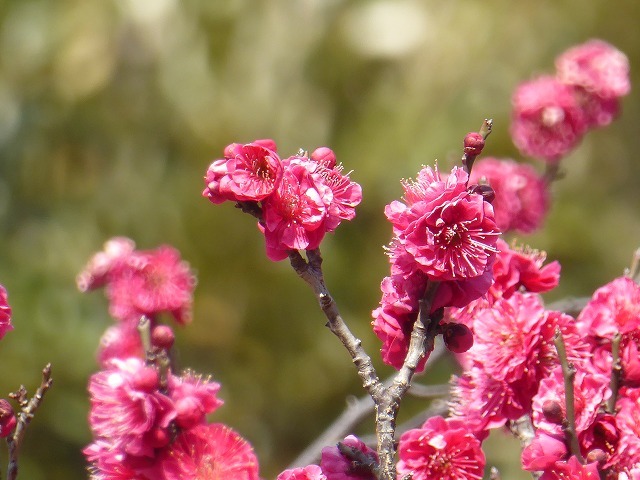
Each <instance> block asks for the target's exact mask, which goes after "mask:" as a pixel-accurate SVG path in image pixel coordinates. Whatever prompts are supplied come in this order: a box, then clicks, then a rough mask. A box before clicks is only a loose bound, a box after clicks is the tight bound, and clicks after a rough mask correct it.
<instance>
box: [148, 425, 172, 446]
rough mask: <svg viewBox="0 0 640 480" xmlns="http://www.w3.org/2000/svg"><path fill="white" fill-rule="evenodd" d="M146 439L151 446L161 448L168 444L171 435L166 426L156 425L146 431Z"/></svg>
mask: <svg viewBox="0 0 640 480" xmlns="http://www.w3.org/2000/svg"><path fill="white" fill-rule="evenodd" d="M146 440H148V441H149V443H150V444H151V445H152V446H153V448H162V447H164V446H166V445H169V442H170V441H171V436H170V435H169V432H167V429H166V428H160V427H156V428H154V429H153V430H151V431H150V432H149V433H148V435H147V437H146Z"/></svg>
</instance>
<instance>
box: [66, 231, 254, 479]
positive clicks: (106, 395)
mask: <svg viewBox="0 0 640 480" xmlns="http://www.w3.org/2000/svg"><path fill="white" fill-rule="evenodd" d="M194 286H195V276H194V275H193V273H192V272H191V270H190V268H189V266H188V265H187V264H186V263H185V262H184V261H182V260H180V255H179V253H178V252H177V251H176V250H175V249H173V248H172V247H169V246H162V247H160V248H158V249H156V250H152V251H138V250H135V245H134V243H133V241H131V240H129V239H126V238H122V237H118V238H114V239H111V240H109V241H108V242H107V243H106V244H105V249H104V251H102V252H100V253H97V254H95V255H94V256H93V257H92V258H91V260H90V261H89V262H88V264H87V266H86V267H85V268H84V270H83V271H82V272H81V273H80V274H79V275H78V287H79V288H80V290H82V291H87V290H91V289H95V288H98V287H105V291H106V294H107V297H108V299H109V310H110V312H111V313H112V315H113V316H114V317H115V318H116V319H117V321H118V323H117V324H116V325H115V326H112V327H110V328H109V329H108V330H107V332H106V333H105V335H104V336H103V339H102V341H101V348H100V351H99V355H98V359H99V362H100V364H101V367H102V370H100V371H99V372H97V373H95V374H94V375H92V376H91V378H90V380H89V387H88V389H89V395H90V402H91V408H90V412H89V425H90V427H91V430H92V433H93V436H94V441H93V442H92V443H91V444H90V445H89V446H87V447H86V448H85V449H84V454H85V456H86V458H87V460H88V461H89V462H90V464H91V467H90V470H91V472H92V478H94V479H95V480H131V479H134V478H135V479H137V480H144V479H148V480H151V479H153V480H155V479H158V480H182V479H185V478H190V479H194V480H197V479H210V478H228V479H231V478H234V479H236V478H237V479H239V480H257V479H258V478H259V477H258V461H257V459H256V456H255V454H254V453H253V449H252V447H251V445H250V444H249V443H248V442H247V441H246V440H245V439H243V438H242V437H241V436H240V435H239V434H238V433H237V432H235V431H234V430H232V429H231V428H229V427H228V426H226V425H223V424H217V423H207V418H206V417H207V415H208V414H210V413H212V412H214V411H215V410H217V408H218V407H220V406H221V405H222V400H220V399H219V398H218V391H219V389H220V385H219V384H218V383H216V382H213V381H211V380H210V379H208V378H202V377H200V376H198V375H196V374H194V373H192V372H190V371H185V372H182V373H180V374H175V373H174V372H173V371H172V368H171V347H172V345H173V341H174V337H173V332H172V330H171V329H170V327H168V326H167V325H163V324H160V323H159V315H160V314H161V313H166V314H168V315H170V316H171V317H172V318H173V319H174V320H176V321H177V322H178V324H181V325H182V324H185V323H187V322H188V321H189V320H190V318H191V317H190V312H191V299H192V294H193V288H194ZM141 317H142V318H143V319H144V322H147V324H148V325H147V327H148V334H149V345H145V346H144V348H143V344H142V341H141V336H142V335H141V334H140V333H139V332H138V327H139V325H141V321H140V319H141ZM144 322H143V323H144Z"/></svg>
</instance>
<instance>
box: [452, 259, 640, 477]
mask: <svg viewBox="0 0 640 480" xmlns="http://www.w3.org/2000/svg"><path fill="white" fill-rule="evenodd" d="M552 266H553V264H549V265H547V266H545V267H542V268H541V269H540V270H539V271H538V272H537V274H538V275H537V279H535V280H534V282H535V283H534V289H528V288H527V284H524V283H523V284H522V285H521V288H520V289H519V290H516V291H514V292H512V293H510V294H509V293H508V291H507V290H504V289H501V291H500V290H499V291H493V292H490V295H489V296H488V298H487V299H485V300H479V301H477V302H476V304H475V305H470V306H469V307H467V308H466V309H459V310H457V311H452V312H451V315H453V316H454V317H455V318H456V319H457V320H458V321H466V322H467V325H468V326H469V327H470V328H471V330H472V331H473V332H474V342H475V343H474V345H473V347H472V348H471V349H470V350H469V351H468V352H467V353H466V354H465V355H464V356H463V357H462V358H461V361H462V364H463V365H464V373H463V374H462V375H461V376H460V377H458V378H455V379H454V383H453V394H454V401H453V403H452V406H451V410H452V414H453V415H454V418H460V419H463V420H464V421H465V423H466V424H467V425H472V426H473V429H474V430H475V431H480V432H482V431H487V430H489V429H492V428H497V427H501V426H503V425H507V424H512V423H513V422H515V421H517V420H518V419H520V418H522V417H523V416H530V418H531V419H532V423H533V428H534V432H535V436H534V438H533V440H532V441H531V443H530V444H529V445H528V446H527V447H526V448H525V449H524V451H523V454H522V465H523V468H524V469H525V470H530V471H542V472H543V478H545V479H559V478H566V477H565V476H564V473H563V472H567V471H569V470H572V469H573V470H575V469H576V468H578V467H577V465H580V468H581V469H590V470H592V471H593V472H595V473H596V474H598V475H600V476H601V477H600V478H618V475H619V474H625V475H629V477H631V475H632V474H634V472H638V471H640V470H639V468H640V436H639V433H640V431H639V430H638V416H637V415H638V414H637V412H638V411H639V410H640V359H639V356H638V348H639V342H640V286H639V285H638V284H636V283H635V282H634V281H633V280H632V279H631V278H628V277H620V278H617V279H615V280H613V281H612V282H610V283H609V284H607V285H605V286H603V287H601V288H600V289H598V290H597V291H596V292H595V293H594V295H593V297H592V299H591V300H590V302H589V303H588V304H587V306H586V307H585V308H584V309H583V310H582V311H581V313H580V314H579V315H578V317H577V318H575V319H574V318H573V317H571V316H569V315H566V314H564V313H561V312H557V311H552V310H547V309H545V308H544V305H543V303H542V300H541V299H540V298H539V295H538V293H535V292H536V291H541V290H536V288H537V287H543V289H544V290H546V289H548V288H549V287H552V286H553V282H549V281H548V280H549V275H548V273H549V271H547V272H546V273H545V272H544V270H545V269H548V270H550V269H551V268H552ZM530 273H531V272H530ZM545 277H546V279H545ZM496 278H497V282H498V281H499V280H498V279H499V277H496ZM535 285H537V287H536V286H535ZM496 287H497V284H494V286H493V287H492V290H493V289H495V288H496ZM558 332H559V333H558ZM554 335H561V336H562V339H563V343H564V345H565V348H566V357H567V359H568V361H569V362H570V363H571V364H572V365H573V367H574V368H575V371H576V373H575V378H574V380H573V394H574V402H573V403H574V404H573V410H574V411H573V413H572V414H573V415H574V416H575V435H576V437H577V442H578V449H577V451H576V449H575V447H574V448H572V445H571V438H570V435H569V433H568V431H567V421H568V420H567V415H568V412H567V403H566V401H567V400H566V392H565V385H566V384H565V376H564V375H563V371H562V368H561V365H560V362H559V359H558V354H557V352H556V347H555V345H554V338H553V337H554ZM617 337H619V338H618V339H617V340H616V338H617ZM616 344H617V347H613V345H616ZM614 351H615V352H617V353H614ZM614 355H615V359H614ZM618 361H619V362H620V363H619V370H618V369H617V368H616V365H617V362H618ZM618 372H619V373H618ZM616 376H619V378H618V379H617V381H616V382H615V383H612V377H616ZM576 462H578V463H576ZM573 470H572V471H573ZM636 474H637V473H636ZM570 478H574V477H570Z"/></svg>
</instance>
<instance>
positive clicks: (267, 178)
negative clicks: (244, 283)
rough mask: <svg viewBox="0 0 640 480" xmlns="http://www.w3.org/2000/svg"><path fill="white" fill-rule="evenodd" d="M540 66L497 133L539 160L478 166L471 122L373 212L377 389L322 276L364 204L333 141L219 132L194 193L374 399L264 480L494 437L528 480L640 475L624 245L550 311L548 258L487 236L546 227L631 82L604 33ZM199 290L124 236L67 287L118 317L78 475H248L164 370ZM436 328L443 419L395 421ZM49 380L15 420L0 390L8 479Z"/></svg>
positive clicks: (464, 459) (0, 311)
mask: <svg viewBox="0 0 640 480" xmlns="http://www.w3.org/2000/svg"><path fill="white" fill-rule="evenodd" d="M556 68H557V73H556V75H553V76H552V75H544V76H541V77H539V78H537V79H534V80H531V81H528V82H525V83H524V84H522V85H520V86H519V87H518V88H517V90H516V92H515V93H514V95H513V122H512V125H511V134H512V137H513V141H514V143H515V145H516V146H517V147H518V148H519V149H520V151H521V152H522V154H523V155H526V156H532V157H537V158H540V159H542V160H544V162H545V163H544V165H545V171H544V173H542V174H539V173H538V172H537V170H536V169H535V168H534V167H533V166H532V165H525V164H521V163H518V162H515V161H514V160H512V159H497V158H485V159H478V160H477V157H479V155H480V154H481V153H482V150H483V148H484V146H485V141H486V139H487V137H488V136H489V134H490V133H491V129H492V121H491V120H485V121H484V123H483V124H482V126H481V128H480V129H479V131H478V132H472V133H469V134H468V135H467V136H466V137H465V139H464V144H463V145H464V151H463V155H462V162H461V164H460V165H458V166H454V167H453V168H452V169H451V170H450V171H448V172H446V173H445V172H441V171H440V169H439V167H438V165H434V166H433V167H432V166H423V167H422V168H421V169H420V170H419V171H418V173H417V176H416V177H415V179H413V180H403V181H402V182H401V185H402V188H403V191H404V195H403V197H402V199H401V200H394V201H392V202H391V203H389V204H388V205H387V206H386V208H385V212H384V213H385V215H386V218H387V219H388V220H389V222H390V223H391V226H392V235H393V236H392V239H391V241H390V243H389V244H388V246H387V247H386V253H387V255H388V258H389V263H390V272H389V276H387V277H385V278H384V279H383V280H382V282H381V284H380V289H381V294H382V295H381V300H380V303H379V305H378V307H377V308H375V309H374V310H373V312H372V327H373V331H374V332H375V334H376V335H377V337H378V338H379V339H380V341H381V344H382V345H381V349H380V350H381V354H382V360H383V361H384V362H385V363H386V364H388V365H390V366H392V367H394V368H395V369H396V370H397V372H396V373H395V375H394V376H393V377H392V378H391V379H389V380H388V381H383V380H381V379H380V378H379V376H378V373H377V372H376V369H375V368H374V366H373V362H372V359H371V357H370V356H369V354H367V352H366V351H365V350H364V349H363V347H362V344H361V342H360V340H359V339H358V338H356V337H355V336H354V334H353V333H352V332H351V330H350V329H349V327H348V326H347V323H346V322H345V320H344V319H343V318H342V316H341V314H340V312H339V309H338V306H337V304H336V302H335V300H334V299H333V297H332V295H331V293H330V291H329V289H328V288H327V285H326V284H325V281H324V277H323V271H322V262H323V257H322V255H321V253H320V245H321V243H322V241H323V239H324V238H325V236H326V234H327V233H331V232H334V231H335V230H336V229H337V228H338V226H339V225H340V224H341V222H342V221H343V220H351V219H353V218H354V216H355V208H356V206H357V205H358V204H359V203H360V202H361V200H362V189H361V187H360V185H359V184H358V183H356V182H354V181H353V180H351V178H350V175H349V174H348V173H345V172H344V169H343V167H342V165H341V164H339V163H338V162H337V159H336V155H335V154H334V152H333V151H332V150H331V149H329V148H327V147H321V148H317V149H316V150H314V151H312V152H311V153H308V152H306V151H304V150H301V151H299V152H298V153H296V154H295V155H292V156H289V157H286V158H284V157H283V156H281V155H280V153H279V152H278V148H277V146H276V143H275V142H274V141H273V140H270V139H263V140H255V141H253V142H250V143H246V144H240V143H232V144H230V145H229V146H227V147H226V148H225V149H224V152H223V155H222V158H221V159H218V160H215V161H213V163H211V165H210V166H209V168H208V170H207V172H206V175H205V188H204V191H203V196H204V197H206V198H208V199H209V201H210V202H212V203H213V204H222V203H225V202H233V203H235V205H236V207H238V208H239V209H240V210H241V211H242V212H245V213H248V214H250V215H252V216H253V217H254V218H255V219H257V222H258V229H259V231H260V232H261V233H262V235H264V241H265V249H266V255H267V257H268V258H269V259H271V260H273V261H281V260H285V259H288V260H289V262H290V264H291V266H292V267H293V269H294V271H295V272H296V273H297V274H298V275H299V276H300V277H301V279H302V280H304V281H305V282H306V283H307V284H308V285H309V286H310V287H311V289H312V292H313V294H314V295H315V297H316V299H317V301H318V303H319V306H320V308H321V309H322V311H323V313H324V315H325V316H326V318H327V326H328V327H329V329H330V330H331V332H333V333H334V334H335V335H336V336H337V337H338V338H339V340H340V341H341V342H342V344H343V345H344V346H345V347H346V349H347V351H348V353H349V355H350V356H351V358H352V360H353V363H354V365H355V367H356V370H357V373H358V375H359V376H360V379H361V380H362V386H363V388H364V389H365V390H366V392H367V393H368V395H369V396H370V398H371V400H372V404H373V406H374V409H375V430H376V437H375V441H373V442H371V443H370V444H369V443H367V442H365V441H364V440H363V439H360V438H357V437H356V436H354V435H352V434H349V435H347V436H346V437H345V438H344V440H342V441H339V442H337V443H333V444H329V445H325V446H324V448H322V450H321V452H320V451H316V452H315V459H316V460H319V464H314V463H311V462H306V461H305V462H301V463H300V464H296V465H293V466H292V467H290V468H288V469H285V470H284V471H282V473H280V474H279V475H278V477H277V478H278V480H358V479H359V480H394V479H399V480H409V479H413V480H428V479H433V478H438V479H444V480H466V479H469V480H477V479H480V478H482V476H483V474H484V471H485V467H486V458H485V455H484V453H483V450H482V444H483V441H484V440H485V439H486V438H487V436H488V435H489V432H490V430H492V429H496V428H506V429H509V430H510V431H511V432H512V433H513V434H514V435H515V436H516V437H518V438H519V439H520V440H521V442H522V447H523V449H522V458H521V462H522V467H523V469H524V470H527V471H531V472H532V473H533V475H534V478H543V479H545V480H552V479H561V478H562V479H567V478H568V479H579V478H594V477H595V476H598V477H600V478H606V479H616V478H617V479H620V480H622V479H625V480H626V479H629V478H634V479H635V478H640V428H639V427H638V425H640V419H639V415H638V412H639V411H640V355H639V353H638V352H639V348H640V286H639V285H638V283H637V281H638V279H639V276H640V254H637V255H636V257H635V261H634V263H633V264H632V267H631V268H630V269H629V270H628V271H627V272H626V273H625V274H624V275H623V276H621V277H619V278H617V279H614V280H612V281H611V282H610V283H608V284H607V285H605V286H603V287H601V288H600V289H598V290H597V291H596V292H595V293H594V295H593V297H592V298H591V300H589V301H588V302H587V303H586V304H585V305H581V308H577V309H571V308H568V309H567V308H565V309H563V308H555V309H554V308H547V307H546V306H545V305H544V303H543V301H542V298H541V297H540V294H541V293H543V292H547V291H549V290H551V289H553V288H554V287H556V286H557V285H558V282H559V278H560V265H559V263H558V262H556V261H554V262H549V263H546V254H545V253H544V252H540V251H537V250H534V249H531V248H529V247H522V246H517V245H516V244H515V243H511V244H509V243H508V242H506V241H505V240H503V239H502V238H500V236H501V234H505V233H508V232H521V233H529V232H532V231H534V230H536V229H538V228H540V227H541V226H542V224H543V223H544V219H545V215H546V213H547V212H548V210H549V208H550V207H551V194H550V185H551V183H552V182H553V181H555V180H556V179H557V178H559V168H560V162H561V159H562V158H563V157H564V156H565V155H567V153H569V152H570V151H571V150H572V149H573V148H574V147H575V146H576V145H577V144H578V143H579V142H580V140H581V138H582V137H583V136H584V135H585V134H586V133H587V132H588V131H589V129H591V128H596V127H602V126H605V125H607V124H609V123H610V122H611V121H612V120H613V118H614V117H615V116H616V115H617V114H618V113H619V111H620V97H622V96H623V95H625V94H627V93H628V92H629V89H630V84H629V73H628V62H627V59H626V57H625V56H624V54H623V53H621V52H620V51H618V50H616V49H615V48H614V47H613V46H611V45H609V44H607V43H606V42H603V41H600V40H592V41H589V42H587V43H585V44H583V45H579V46H576V47H574V48H572V49H570V50H568V51H567V52H565V53H563V54H562V55H561V56H560V57H558V59H557V61H556ZM195 284H196V281H195V275H194V274H193V272H192V270H191V267H190V266H189V265H188V264H187V263H186V262H185V261H183V260H182V259H181V256H180V254H179V253H178V252H177V251H176V250H175V249H174V248H172V247H170V246H161V247H159V248H157V249H155V250H137V249H136V246H135V243H134V242H133V241H132V240H130V239H128V238H124V237H118V238H113V239H111V240H109V241H108V242H107V243H106V244H105V246H104V250H103V251H102V252H99V253H97V254H95V255H94V256H93V257H92V258H91V259H90V260H89V262H88V263H87V265H86V266H85V268H84V269H83V270H82V271H81V273H80V274H79V275H78V277H77V285H78V288H79V289H80V290H81V291H83V292H86V291H90V290H94V289H97V288H104V289H105V294H106V297H107V299H108V301H109V313H110V314H111V316H112V317H113V318H114V320H115V323H114V324H113V325H112V326H111V327H109V328H108V329H107V331H106V332H105V333H104V335H103V337H102V340H101V342H100V347H99V350H98V362H99V365H100V368H101V370H100V371H98V372H97V373H95V374H94V375H92V376H91V378H90V379H89V386H88V391H89V396H90V403H91V407H90V414H89V424H90V427H91V430H92V433H93V442H92V443H91V444H90V445H88V446H87V447H86V448H85V449H84V454H85V456H86V458H87V460H88V462H89V463H90V475H91V478H92V479H94V480H134V479H135V480H152V479H153V480H156V479H158V480H182V479H194V480H205V479H206V480H213V479H224V480H258V479H259V478H260V477H259V468H258V459H257V457H256V455H255V453H254V451H253V449H252V447H251V445H250V443H249V442H248V441H247V440H246V439H244V438H243V437H242V436H241V435H240V434H239V433H237V432H236V431H234V430H233V429H231V428H230V427H229V426H227V425H224V424H221V423H211V422H210V420H209V419H208V416H209V415H210V414H214V413H215V412H216V410H217V409H218V408H220V407H221V406H222V404H223V402H222V400H221V399H220V398H219V397H218V391H219V388H220V385H219V384H218V383H217V382H215V381H213V380H212V379H211V378H210V377H203V376H201V375H199V374H197V373H195V372H192V371H189V370H185V371H179V370H178V369H177V368H176V367H175V364H174V361H173V355H172V349H173V344H174V335H173V330H172V328H171V327H170V324H168V323H166V320H169V321H170V322H174V323H175V324H177V325H178V326H185V325H188V324H189V323H190V322H191V320H192V316H191V304H192V299H193V293H194V288H195ZM574 310H575V311H574ZM576 312H577V313H578V314H577V315H576V316H575V317H574V316H572V315H570V314H571V313H576ZM10 315H11V309H10V307H9V305H8V303H7V295H6V291H5V290H4V288H1V287H0V338H1V337H2V336H4V335H5V334H6V333H7V332H8V331H9V330H11V328H12V325H11V322H10ZM438 336H442V340H443V343H444V345H445V347H446V348H447V349H448V350H449V351H451V352H452V353H453V354H455V355H456V358H457V359H458V361H459V363H460V365H461V368H462V371H461V373H460V374H459V375H458V376H456V377H454V378H453V379H452V381H451V386H450V387H451V399H450V402H449V415H448V416H447V418H445V417H443V416H440V415H431V416H430V417H429V418H427V419H426V421H424V423H422V424H421V425H420V426H418V428H408V429H403V430H402V431H400V430H398V427H397V425H396V423H397V416H398V411H399V408H400V405H401V403H402V400H403V397H404V396H405V395H406V393H407V392H408V390H409V389H410V387H411V383H412V379H413V377H414V374H415V373H417V372H421V371H424V370H425V369H426V366H427V361H428V359H429V357H430V356H431V355H432V354H433V352H434V349H435V344H436V338H437V337H438ZM50 383H51V379H50V373H49V370H48V369H45V372H44V377H43V383H42V385H41V387H40V388H39V389H38V391H37V392H36V394H35V396H34V397H33V398H32V399H31V400H29V399H28V398H27V395H26V390H24V387H22V389H21V390H20V391H19V392H18V393H16V394H14V395H13V397H14V398H15V399H16V400H17V401H18V405H19V413H18V415H14V413H13V408H12V407H11V405H10V403H9V402H8V401H6V400H0V435H1V436H5V437H7V438H8V439H9V445H10V451H11V458H10V462H11V463H10V468H9V475H8V478H10V479H13V478H15V476H16V474H17V453H15V452H16V451H17V446H19V443H20V439H21V436H22V434H23V431H24V427H25V426H26V424H27V423H28V421H29V420H30V418H31V417H32V416H33V411H34V410H35V409H36V408H37V407H38V405H39V403H40V401H41V400H42V396H43V394H44V393H45V392H46V390H47V389H48V388H49V386H50ZM344 433H350V432H344ZM12 448H13V449H12ZM11 449H12V450H11ZM491 477H492V478H493V479H498V478H499V472H497V471H496V470H492V472H491Z"/></svg>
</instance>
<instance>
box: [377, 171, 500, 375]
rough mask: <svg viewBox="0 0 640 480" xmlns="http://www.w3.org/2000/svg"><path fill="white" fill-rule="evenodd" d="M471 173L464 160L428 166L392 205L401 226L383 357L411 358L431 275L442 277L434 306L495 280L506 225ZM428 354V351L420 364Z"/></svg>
mask: <svg viewBox="0 0 640 480" xmlns="http://www.w3.org/2000/svg"><path fill="white" fill-rule="evenodd" d="M468 180H469V176H468V175H467V173H466V172H465V171H464V170H463V169H461V168H457V167H454V168H453V170H452V171H451V173H450V174H449V175H448V176H446V177H445V178H443V177H442V176H441V175H440V173H439V172H438V170H437V168H436V169H432V168H430V167H423V168H422V169H421V170H420V172H419V173H418V176H417V178H416V180H407V181H404V182H403V183H402V186H403V188H404V192H405V194H404V198H403V200H404V201H393V202H391V203H390V204H389V205H387V206H386V208H385V215H386V216H387V219H388V220H389V221H390V222H391V224H392V226H393V234H394V236H393V240H392V241H391V244H390V246H389V247H388V248H387V253H388V255H389V259H390V262H391V276H390V277H387V278H386V279H385V280H383V282H382V284H381V289H382V293H383V295H382V300H381V301H380V306H379V308H377V309H376V310H374V311H373V314H372V315H373V318H374V320H373V329H374V332H375V333H376V335H377V336H378V338H380V339H381V340H382V341H383V347H382V355H383V360H384V361H385V363H387V364H390V365H392V366H394V367H395V368H398V369H399V368H400V367H401V366H402V364H403V362H404V358H405V356H406V354H407V351H408V348H409V340H410V334H411V330H412V329H413V324H414V322H415V320H416V318H417V315H418V310H419V304H420V299H421V298H422V296H423V295H424V293H425V290H426V288H427V286H428V284H429V282H438V287H437V291H436V294H435V297H434V298H433V299H432V301H431V312H430V313H433V312H435V311H437V310H439V309H441V308H442V307H449V306H456V307H464V306H466V305H468V304H469V303H470V302H471V301H473V300H475V299H477V298H479V297H481V296H482V295H484V294H485V293H486V292H487V290H488V289H489V287H490V286H491V275H492V265H493V262H494V260H495V255H496V253H497V252H498V248H497V242H498V236H499V235H500V231H499V229H498V227H497V225H496V223H495V221H494V216H493V208H492V206H491V204H490V203H489V202H488V201H487V200H486V199H485V198H484V196H483V195H482V194H480V193H476V192H475V191H474V188H473V187H469V186H468V185H467V184H468ZM468 344H469V342H465V345H468ZM451 345H452V347H453V348H454V349H458V350H461V349H462V347H461V345H455V346H454V344H453V343H452V344H451ZM427 355H428V354H427ZM425 362H426V356H424V357H423V358H422V359H421V361H420V363H419V364H418V368H417V370H418V371H420V370H422V369H423V368H424V364H425Z"/></svg>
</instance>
